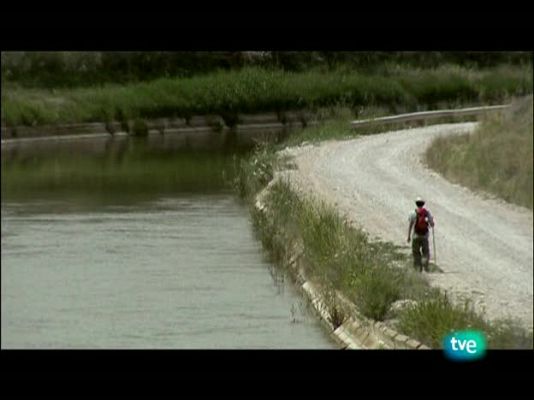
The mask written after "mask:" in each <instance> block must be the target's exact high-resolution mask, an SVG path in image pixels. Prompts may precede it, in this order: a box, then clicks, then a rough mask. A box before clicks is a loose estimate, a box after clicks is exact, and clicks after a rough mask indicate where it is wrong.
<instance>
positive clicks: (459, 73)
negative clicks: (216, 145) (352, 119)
mask: <svg viewBox="0 0 534 400" xmlns="http://www.w3.org/2000/svg"><path fill="white" fill-rule="evenodd" d="M528 93H532V67H531V66H530V65H527V66H512V65H508V66H499V67H494V68H489V69H477V70H474V69H468V68H465V67H459V66H454V65H446V66H441V67H438V68H433V69H416V68H406V67H403V66H400V65H396V66H390V67H388V68H387V69H383V70H381V73H380V74H378V73H376V74H374V73H372V72H359V71H358V70H354V69H347V68H342V69H336V70H331V71H321V70H318V69H317V70H311V71H306V72H287V71H283V70H268V69H261V68H256V67H250V68H243V69H240V70H230V71H220V72H216V73H211V74H209V75H204V76H194V77H190V78H163V79H156V80H153V81H149V82H142V83H131V84H128V85H125V86H119V85H103V86H100V87H91V88H71V89H51V90H45V89H35V88H34V89H29V88H21V87H16V86H12V85H9V84H7V85H5V87H3V90H2V120H3V122H5V123H6V124H7V125H10V126H12V125H36V124H37V125H39V124H59V123H70V122H89V121H112V120H113V121H119V122H120V121H123V120H125V119H135V118H155V117H172V116H175V117H182V118H186V119H188V118H190V117H191V116H193V115H198V114H219V115H221V116H222V117H223V118H224V119H225V120H226V121H227V122H228V123H229V124H231V123H232V121H235V119H236V116H237V114H239V113H258V112H270V111H286V110H297V109H311V110H316V109H318V108H321V107H330V106H333V105H337V104H344V105H346V106H347V107H349V108H351V109H352V110H353V112H354V114H356V115H358V114H359V110H361V109H362V108H364V107H365V108H367V107H372V106H381V107H385V108H386V109H388V110H389V112H398V111H399V110H401V111H410V110H417V109H420V108H425V109H426V108H437V107H443V106H452V107H454V106H457V105H459V104H467V103H469V104H471V103H478V102H486V103H492V102H502V101H504V100H505V99H506V98H507V97H509V96H514V95H523V94H528Z"/></svg>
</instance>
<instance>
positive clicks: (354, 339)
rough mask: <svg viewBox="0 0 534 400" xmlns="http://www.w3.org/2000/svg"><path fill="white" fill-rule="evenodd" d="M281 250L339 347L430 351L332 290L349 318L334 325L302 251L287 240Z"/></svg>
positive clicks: (260, 208) (259, 202) (261, 208)
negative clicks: (311, 277)
mask: <svg viewBox="0 0 534 400" xmlns="http://www.w3.org/2000/svg"><path fill="white" fill-rule="evenodd" d="M277 177H278V176H275V178H274V179H273V181H271V182H270V183H269V184H268V185H267V186H266V187H265V188H264V189H263V191H261V192H260V193H258V195H257V196H256V199H255V202H254V208H255V211H256V212H259V213H262V214H263V215H266V211H267V209H268V208H269V204H266V203H265V201H264V199H265V197H266V194H267V193H268V191H269V190H270V187H271V186H272V184H273V183H274V182H275V181H276V179H277ZM287 243H288V244H287V248H286V249H285V250H286V251H285V252H284V253H285V254H287V255H288V256H286V257H284V258H283V260H282V261H281V264H282V265H281V266H282V267H283V268H285V269H286V270H287V271H289V273H290V274H291V276H292V278H293V279H294V281H295V282H296V285H297V286H298V289H299V290H300V292H301V293H302V294H303V295H304V296H305V297H306V298H307V299H308V301H309V303H310V304H311V305H312V307H313V309H314V312H315V313H316V314H317V316H318V317H319V320H320V322H321V323H322V325H323V326H324V327H325V328H326V329H327V331H328V332H329V333H330V336H331V338H332V339H333V341H334V342H335V343H336V344H337V345H338V346H339V348H340V349H347V350H353V349H406V350H430V347H428V346H426V345H424V344H423V343H421V342H419V341H417V340H415V339H413V338H410V337H408V336H406V335H403V334H401V333H399V332H397V331H395V330H394V329H392V328H391V327H389V326H387V325H386V324H384V323H383V322H381V321H374V320H371V319H369V318H366V317H364V316H363V315H362V314H361V313H360V312H359V311H358V308H357V307H356V305H355V304H354V303H352V302H351V301H350V300H348V299H347V298H346V297H345V296H343V295H342V294H341V293H340V292H339V291H336V293H335V296H336V298H337V301H338V302H339V304H342V305H343V308H344V309H345V310H347V311H348V315H349V317H348V318H346V319H345V321H344V322H343V323H342V324H341V325H339V326H337V327H336V326H334V325H333V324H332V322H331V319H332V318H331V316H330V314H329V311H328V307H327V305H326V304H327V303H326V299H325V297H324V295H323V293H322V292H321V290H320V288H319V287H318V285H317V284H316V283H314V282H312V281H310V280H309V279H307V277H306V276H305V275H304V272H303V271H304V270H305V263H307V260H306V259H305V258H304V256H303V254H304V252H303V251H302V250H300V251H299V250H297V249H295V248H290V247H291V244H289V242H287Z"/></svg>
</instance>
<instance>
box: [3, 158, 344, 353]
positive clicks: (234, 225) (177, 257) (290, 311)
mask: <svg viewBox="0 0 534 400" xmlns="http://www.w3.org/2000/svg"><path fill="white" fill-rule="evenodd" d="M235 161H236V155H235V154H234V155H209V154H204V155H196V154H195V155H191V154H156V155H148V154H141V155H140V153H138V152H136V153H132V154H130V155H122V156H121V157H119V158H118V157H116V156H113V157H111V158H110V157H108V156H106V157H100V158H95V157H92V158H91V159H86V158H83V159H79V158H76V157H46V158H43V159H39V160H34V159H32V160H23V161H12V162H11V163H10V165H2V214H1V235H2V236H1V247H2V250H1V257H2V276H1V277H2V348H23V349H26V348H62V349H63V348H111V349H119V348H143V349H152V348H154V349H156V348H157V349H173V348H174V349H228V348H230V349H231V348H233V349H239V348H245V349H258V348H259V349H296V348H312V349H316V348H334V345H333V344H332V342H331V340H330V339H329V337H328V335H327V334H326V333H325V332H324V331H323V328H322V327H321V325H320V324H319V322H318V321H317V319H316V318H315V317H314V316H313V314H312V312H311V311H310V309H309V307H308V306H307V304H306V302H305V300H304V299H303V298H301V296H300V295H299V294H298V293H297V292H296V290H295V289H294V287H293V286H292V283H291V282H290V279H289V278H288V277H287V276H286V275H285V274H284V272H283V271H280V270H279V269H277V268H276V267H275V266H273V265H272V264H271V263H270V262H269V260H268V259H267V258H266V255H265V254H264V253H263V251H262V247H261V243H260V242H259V241H258V240H257V238H256V237H255V234H254V230H253V226H252V223H251V219H250V217H249V214H248V210H247V207H246V205H245V204H243V203H242V202H241V201H240V199H238V198H237V197H236V196H235V194H234V193H233V192H232V190H231V188H230V187H229V183H228V182H230V181H231V177H232V174H233V170H234V166H235Z"/></svg>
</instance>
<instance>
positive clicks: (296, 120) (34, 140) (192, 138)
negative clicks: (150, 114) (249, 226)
mask: <svg viewBox="0 0 534 400" xmlns="http://www.w3.org/2000/svg"><path fill="white" fill-rule="evenodd" d="M141 123H142V125H143V129H144V132H143V133H144V136H141V138H142V139H144V140H145V141H146V144H147V146H148V147H149V148H151V149H193V150H195V149H221V148H225V147H226V146H235V145H237V146H246V147H252V146H254V145H255V144H257V143H259V142H266V141H273V140H279V139H282V138H284V137H285V136H286V135H288V134H289V133H290V132H291V131H292V130H294V129H299V128H303V127H306V126H311V125H315V124H317V123H318V116H317V114H314V113H312V112H310V111H296V112H276V113H274V112H273V113H265V114H251V115H246V114H241V115H238V116H237V118H236V121H233V122H229V121H225V120H223V119H222V117H220V116H218V115H203V116H193V117H191V118H189V119H188V120H186V119H184V118H159V119H152V120H143V121H142V122H141ZM135 124H136V121H124V122H122V123H119V122H108V123H105V122H91V123H79V124H64V125H42V126H16V127H12V126H6V125H4V124H2V127H1V138H2V141H1V144H2V147H1V148H2V156H3V157H11V156H19V155H21V154H32V155H33V154H35V153H37V154H39V153H46V152H48V151H52V150H53V151H55V150H62V151H68V152H71V151H72V150H75V151H77V152H80V153H82V152H83V153H87V152H89V153H96V154H101V153H105V152H107V151H109V150H117V151H121V149H124V147H125V146H126V145H127V143H128V142H129V140H130V139H132V138H136V129H137V128H136V127H135Z"/></svg>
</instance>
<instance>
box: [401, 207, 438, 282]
mask: <svg viewBox="0 0 534 400" xmlns="http://www.w3.org/2000/svg"><path fill="white" fill-rule="evenodd" d="M415 205H416V206H417V208H416V209H415V210H414V211H412V212H411V213H410V216H409V218H408V222H409V223H410V225H409V227H408V240H407V241H408V243H410V240H412V254H413V265H414V268H415V269H416V270H417V271H419V272H422V271H423V270H424V271H425V272H428V263H429V261H430V249H429V245H428V235H429V233H428V231H429V229H428V227H429V226H431V227H432V228H434V218H433V217H432V214H431V213H430V211H429V210H427V209H426V208H425V201H424V200H423V199H422V198H421V197H417V198H416V199H415ZM412 228H413V235H412Z"/></svg>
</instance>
